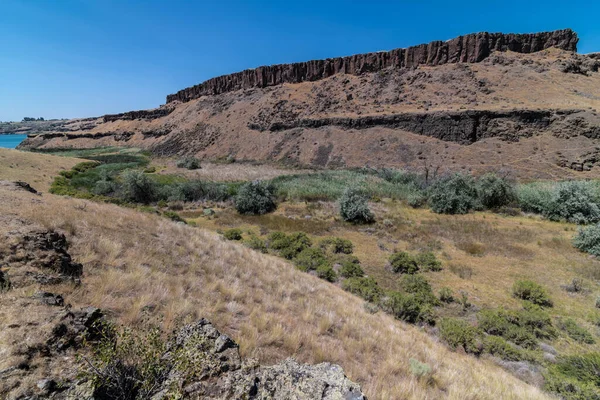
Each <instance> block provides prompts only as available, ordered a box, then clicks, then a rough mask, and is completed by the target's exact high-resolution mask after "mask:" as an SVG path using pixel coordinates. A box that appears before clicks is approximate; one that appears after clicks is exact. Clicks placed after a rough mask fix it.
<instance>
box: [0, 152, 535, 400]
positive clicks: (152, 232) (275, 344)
mask: <svg viewBox="0 0 600 400" xmlns="http://www.w3.org/2000/svg"><path fill="white" fill-rule="evenodd" d="M35 157H36V158H35V159H36V160H41V159H40V156H39V155H35ZM40 165H43V160H42V163H41V164H40ZM33 168H34V169H35V167H33ZM0 214H1V215H2V218H0V231H1V232H2V234H3V235H4V236H5V237H4V238H3V241H2V243H3V246H2V247H0V253H1V254H2V255H3V260H5V261H7V262H8V264H7V266H8V267H9V268H7V269H6V268H3V270H2V273H4V274H6V276H8V278H9V279H12V280H13V282H14V283H15V284H14V285H13V288H11V289H10V290H8V291H6V292H2V293H0V304H2V307H1V312H0V317H1V320H2V321H3V327H2V329H1V330H0V332H1V333H0V343H1V344H2V346H1V347H2V354H5V356H3V357H1V360H2V361H0V374H2V376H3V383H2V384H1V385H0V390H1V392H0V395H6V394H7V393H10V396H9V397H7V398H16V397H18V396H19V395H24V394H28V393H32V392H31V390H33V391H34V392H36V391H39V389H36V385H37V384H38V383H39V382H40V380H41V379H42V378H53V379H57V381H58V382H61V379H62V380H63V381H62V382H63V383H67V382H68V379H72V378H73V377H74V376H75V374H76V372H77V371H78V368H81V366H79V364H77V362H76V358H75V356H74V354H75V353H74V351H73V349H72V348H70V347H69V346H68V345H64V349H63V350H51V353H50V354H45V353H43V351H42V350H41V349H43V348H44V346H48V345H51V348H52V349H54V348H55V347H54V346H55V344H54V343H55V342H54V341H55V340H56V339H54V336H53V335H54V334H55V333H53V332H56V331H55V330H52V326H53V324H55V323H59V322H60V321H63V323H66V322H64V321H65V319H64V318H66V317H65V316H64V315H63V314H64V313H65V312H67V314H66V315H72V316H71V317H68V318H73V322H70V324H71V325H69V326H72V328H69V329H73V330H75V331H76V330H77V329H81V328H80V327H79V325H78V324H82V323H86V324H87V322H78V321H89V320H90V319H92V318H97V317H93V316H96V315H97V314H96V311H94V310H95V309H94V308H93V307H98V308H100V309H101V310H102V312H103V313H105V314H106V315H108V316H109V317H110V319H111V320H114V321H117V322H118V323H120V324H123V325H124V326H128V327H135V328H136V329H140V328H142V327H146V326H152V325H153V324H156V323H160V324H161V325H162V327H163V328H164V329H165V331H169V330H170V329H172V328H174V327H177V326H179V325H180V324H181V322H189V321H197V320H198V318H200V317H206V318H208V319H209V320H210V321H212V322H213V323H214V324H215V325H216V326H217V327H218V329H219V330H221V331H223V332H225V333H226V334H228V335H229V336H231V337H232V338H233V339H234V340H235V341H237V342H238V343H239V344H240V349H241V353H242V355H243V356H246V357H247V356H250V357H257V358H258V359H259V360H260V361H261V362H264V363H266V364H271V363H275V362H278V361H281V360H283V359H285V358H286V357H289V356H294V357H295V358H297V359H298V360H299V361H303V362H321V361H330V362H335V363H338V364H340V365H341V366H342V367H343V368H344V370H345V371H346V373H347V374H348V376H349V378H350V379H352V380H354V381H356V382H358V383H359V384H360V385H361V386H362V388H363V390H364V392H365V393H366V395H367V396H368V398H370V399H390V398H400V399H423V398H442V397H443V398H449V399H476V398H477V399H482V398H489V399H493V398H503V399H520V398H528V399H543V398H547V396H546V395H545V394H543V393H542V392H541V391H540V390H539V389H537V388H535V387H533V386H529V385H528V384H526V383H525V382H522V381H520V380H519V379H517V378H515V377H514V376H512V375H511V374H509V373H508V372H505V371H504V370H502V369H501V368H500V367H499V366H497V365H495V364H494V362H492V361H491V360H488V359H485V358H482V359H476V358H473V357H471V356H467V355H465V354H460V353H456V352H452V351H450V350H449V349H448V348H447V347H446V346H445V345H444V344H442V343H440V342H439V341H438V340H436V339H435V338H434V337H432V336H430V335H428V334H427V333H426V332H424V331H423V330H422V329H421V328H418V327H415V326H411V325H408V324H405V323H403V322H401V321H398V320H394V318H392V317H391V316H389V315H387V314H385V313H383V312H378V313H375V314H373V313H372V312H369V311H368V309H367V308H366V307H365V306H364V301H363V300H361V299H360V298H358V297H356V296H354V295H351V294H350V293H348V292H345V291H343V290H341V289H340V288H339V287H337V286H335V285H333V284H330V283H327V282H325V281H323V280H321V279H318V278H316V277H314V276H311V275H309V274H306V273H303V272H301V271H298V270H297V269H295V268H294V267H293V266H292V265H291V264H290V263H287V262H285V261H282V260H281V259H280V258H277V257H274V256H271V255H265V254H261V253H259V252H256V251H253V250H250V249H248V248H246V247H244V246H241V245H239V244H236V243H232V242H227V241H224V240H223V239H222V238H220V237H219V236H218V235H217V234H215V233H212V232H210V231H207V230H204V229H200V228H193V227H190V226H185V225H181V224H178V223H175V222H172V221H169V220H167V219H164V218H161V217H158V216H156V215H152V214H148V213H142V212H139V211H136V210H134V209H131V208H123V207H118V206H115V205H110V204H101V203H94V202H91V201H87V200H79V199H70V198H61V197H58V196H54V195H51V194H45V195H43V196H41V197H40V196H38V195H35V194H32V193H29V192H25V191H21V190H11V189H10V188H9V186H2V187H0ZM34 232H35V234H34ZM39 232H58V233H59V234H64V235H65V236H66V240H67V241H68V245H66V244H65V243H62V242H61V243H62V244H60V245H54V247H53V248H52V249H54V250H52V249H51V250H50V251H56V252H58V254H59V255H60V256H61V257H65V256H66V257H68V265H70V267H69V268H71V270H72V271H74V272H73V273H75V272H76V271H77V269H78V268H79V272H78V274H81V271H83V274H82V275H81V276H80V278H78V279H80V280H81V284H80V285H77V284H73V283H70V282H69V281H61V282H60V283H58V284H57V282H54V284H50V285H49V286H48V284H47V283H46V284H44V283H42V281H33V282H29V281H27V282H28V283H23V282H25V281H21V280H22V279H31V276H36V275H31V274H30V273H29V274H28V273H23V272H24V271H22V269H23V268H25V266H20V264H19V260H20V258H19V257H23V253H18V254H20V255H19V256H18V257H17V256H12V257H10V258H5V256H7V253H6V252H8V253H10V252H11V251H13V250H11V249H14V248H15V247H14V243H18V242H19V241H20V240H23V238H27V237H30V238H31V237H37V236H36V235H39ZM43 235H44V236H43V237H56V238H58V239H57V240H59V242H60V240H61V239H60V236H55V235H54V236H47V234H46V233H44V234H43ZM53 240H54V239H53ZM7 245H10V246H13V247H10V246H9V247H6V246H7ZM25 249H27V247H25ZM45 251H47V250H44V249H43V248H40V249H35V250H34V253H32V254H36V257H38V256H39V257H46V258H43V259H44V260H45V261H44V262H50V263H52V261H51V260H52V259H51V258H47V257H48V256H46V255H44V254H45V253H44V252H45ZM66 251H68V255H67V253H66ZM26 254H29V253H26ZM28 256H29V255H28ZM52 257H54V256H52ZM71 257H72V260H71ZM77 263H81V264H77ZM33 265H35V264H26V266H27V268H32V267H33ZM77 265H80V266H79V267H77ZM20 271H21V274H20ZM44 274H48V272H44ZM50 275H51V274H50ZM37 276H39V274H38V275H37ZM27 277H29V278H27ZM36 279H38V278H36ZM36 282H37V283H36ZM40 290H41V291H52V292H53V293H55V294H56V293H60V294H61V296H59V297H60V300H58V298H56V297H52V296H54V295H46V297H44V299H45V300H44V302H47V303H46V305H44V304H43V303H42V302H39V301H38V300H36V298H37V297H36V296H37V294H36V296H33V297H31V295H32V293H40ZM63 298H64V304H69V305H68V308H66V309H63V308H62V299H63ZM49 299H50V300H51V301H52V302H50V300H49ZM57 305H58V307H57ZM89 306H92V308H87V307H89ZM69 310H71V311H69ZM79 310H82V311H79ZM61 318H62V319H61ZM69 321H70V320H69ZM31 326H39V329H35V330H32V329H31V328H30V327H31ZM86 326H87V325H86ZM78 327H79V328H78ZM65 329H66V328H65ZM68 332H69V335H71V334H72V333H70V332H72V331H71V330H69V331H68ZM24 337H25V338H26V339H25V342H24V341H23V338H24ZM65 340H66V339H65ZM59 343H60V342H59ZM65 343H66V342H65ZM24 345H26V346H25V347H23V346H24ZM56 346H58V345H56ZM57 348H58V349H60V347H57ZM27 349H29V350H27ZM36 349H38V350H36ZM65 349H66V350H65ZM38 351H39V353H38ZM56 351H58V353H57V354H58V355H60V358H56V357H55V356H54V354H55V352H56ZM61 351H62V353H61ZM50 355H52V356H51V357H50ZM411 358H412V359H416V360H419V361H420V362H423V363H427V364H428V365H430V366H431V368H433V375H432V376H433V381H432V382H428V381H423V380H422V379H420V378H419V377H418V376H416V375H414V374H413V373H412V372H410V371H411V367H410V362H409V361H410V359H411ZM23 365H27V368H25V369H24V367H23ZM37 387H38V388H40V386H37ZM7 390H8V392H7Z"/></svg>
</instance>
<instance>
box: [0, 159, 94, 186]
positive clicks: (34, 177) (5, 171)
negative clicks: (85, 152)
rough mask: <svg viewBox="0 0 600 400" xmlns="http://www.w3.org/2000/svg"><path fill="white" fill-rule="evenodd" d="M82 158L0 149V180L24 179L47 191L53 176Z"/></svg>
mask: <svg viewBox="0 0 600 400" xmlns="http://www.w3.org/2000/svg"><path fill="white" fill-rule="evenodd" d="M81 161H83V160H81V159H78V158H69V157H58V156H51V155H47V154H39V153H29V152H25V151H19V150H12V149H0V180H11V181H17V180H21V181H25V182H27V183H29V184H30V185H31V186H33V188H34V189H36V190H41V191H47V190H48V188H49V187H50V184H51V183H52V181H53V180H54V177H56V175H58V173H59V172H60V171H62V170H68V169H71V168H72V167H73V166H74V165H75V164H77V163H79V162H81Z"/></svg>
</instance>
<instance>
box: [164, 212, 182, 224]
mask: <svg viewBox="0 0 600 400" xmlns="http://www.w3.org/2000/svg"><path fill="white" fill-rule="evenodd" d="M163 215H164V216H165V217H167V218H169V219H170V220H171V221H175V222H183V223H185V220H184V219H183V218H181V217H180V216H179V214H177V213H176V212H175V211H170V210H169V211H165V212H164V213H163Z"/></svg>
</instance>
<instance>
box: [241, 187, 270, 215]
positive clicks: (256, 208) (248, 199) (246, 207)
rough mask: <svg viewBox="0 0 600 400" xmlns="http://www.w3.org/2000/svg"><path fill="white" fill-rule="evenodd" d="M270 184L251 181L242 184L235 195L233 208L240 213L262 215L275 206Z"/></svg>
mask: <svg viewBox="0 0 600 400" xmlns="http://www.w3.org/2000/svg"><path fill="white" fill-rule="evenodd" d="M274 192H275V189H274V187H273V186H272V185H270V184H268V183H266V182H262V181H253V182H248V183H246V184H244V185H243V186H242V187H241V188H240V189H239V191H238V193H237V196H236V197H235V208H236V209H237V211H238V212H239V213H240V214H246V215H263V214H266V213H269V212H271V211H274V210H275V209H276V208H277V204H276V202H275V193H274Z"/></svg>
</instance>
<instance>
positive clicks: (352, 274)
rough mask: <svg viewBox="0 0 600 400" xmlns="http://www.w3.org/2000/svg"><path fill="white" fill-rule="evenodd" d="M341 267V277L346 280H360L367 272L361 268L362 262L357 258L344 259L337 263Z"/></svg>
mask: <svg viewBox="0 0 600 400" xmlns="http://www.w3.org/2000/svg"><path fill="white" fill-rule="evenodd" d="M337 262H338V263H339V264H340V265H341V267H340V275H341V276H342V277H344V278H360V277H362V276H364V275H365V271H363V269H362V268H361V266H360V261H358V258H356V257H344V259H342V260H338V261H337Z"/></svg>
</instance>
